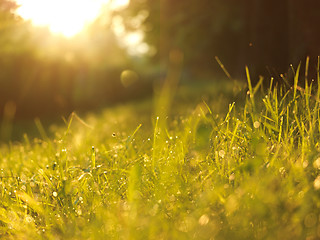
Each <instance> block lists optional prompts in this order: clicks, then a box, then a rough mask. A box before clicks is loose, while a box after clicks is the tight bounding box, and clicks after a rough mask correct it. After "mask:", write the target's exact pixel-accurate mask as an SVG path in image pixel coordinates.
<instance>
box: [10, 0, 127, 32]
mask: <svg viewBox="0 0 320 240" xmlns="http://www.w3.org/2000/svg"><path fill="white" fill-rule="evenodd" d="M16 2H17V3H18V5H19V6H20V7H19V8H18V10H17V13H18V14H19V15H20V16H21V17H22V18H23V19H26V20H31V22H32V24H33V25H35V26H48V27H49V29H50V31H51V32H53V33H56V34H62V35H64V36H66V37H72V36H75V35H76V34H78V33H80V32H81V31H82V30H83V29H84V27H85V26H86V25H87V24H89V23H90V22H92V21H94V20H95V19H96V18H97V17H98V15H99V14H100V12H101V10H102V8H103V7H104V6H108V8H109V9H110V10H114V9H121V8H123V7H126V6H127V5H128V4H129V0H17V1H16Z"/></svg>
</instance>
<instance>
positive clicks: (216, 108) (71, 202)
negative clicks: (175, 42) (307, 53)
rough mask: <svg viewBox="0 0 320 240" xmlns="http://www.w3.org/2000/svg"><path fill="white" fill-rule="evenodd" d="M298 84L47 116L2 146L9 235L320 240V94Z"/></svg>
mask: <svg viewBox="0 0 320 240" xmlns="http://www.w3.org/2000/svg"><path fill="white" fill-rule="evenodd" d="M318 72H319V71H318ZM298 76H299V69H297V70H296V76H295V78H294V84H293V86H292V87H290V86H286V85H280V84H279V85H277V84H275V83H274V82H273V81H272V80H269V79H266V80H265V83H266V82H268V83H269V82H270V83H269V87H268V88H265V87H263V86H265V85H263V84H261V82H259V83H258V84H257V85H255V86H252V84H251V80H250V76H249V73H248V77H247V78H248V84H247V85H248V88H247V90H248V92H247V90H245V91H244V90H238V88H239V89H240V88H241V87H240V86H238V87H236V86H235V85H233V83H227V84H225V85H224V84H220V85H219V84H217V83H215V82H213V83H210V84H206V85H205V86H204V87H202V88H200V87H199V89H197V88H196V87H195V86H191V87H183V86H181V87H179V88H178V90H177V93H176V96H175V97H174V93H173V92H172V90H171V89H170V88H167V89H166V88H164V89H163V90H162V91H158V92H157V94H156V95H155V97H154V99H153V101H151V100H150V99H146V100H141V101H138V102H135V103H127V104H122V105H118V106H113V107H109V108H106V109H104V110H101V111H99V112H95V113H91V114H87V115H85V116H80V117H79V116H78V115H77V114H71V115H70V117H69V118H67V119H65V123H63V121H61V124H59V123H57V124H56V125H54V126H52V127H51V128H48V129H46V128H43V127H42V124H41V121H39V120H37V121H36V126H37V128H38V130H39V134H40V135H39V136H40V137H38V138H34V139H31V138H30V137H28V135H24V138H23V139H22V140H21V141H20V142H14V143H8V144H4V145H2V147H1V153H0V159H1V160H0V197H1V201H0V238H3V239H309V240H311V239H319V238H320V220H319V219H320V174H319V171H320V146H319V142H318V139H319V136H320V121H319V118H320V102H319V99H320V88H318V87H313V86H310V85H308V83H306V84H305V85H304V86H303V88H302V87H301V86H299V85H298V78H299V77H298ZM220 82H221V81H220ZM319 83H320V78H319V77H318V83H317V86H319V87H320V84H319ZM314 85H315V84H314ZM196 86H198V85H196ZM232 92H236V95H234V94H233V93H232Z"/></svg>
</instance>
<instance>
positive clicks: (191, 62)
mask: <svg viewBox="0 0 320 240" xmlns="http://www.w3.org/2000/svg"><path fill="white" fill-rule="evenodd" d="M17 7H18V6H17V4H15V2H13V1H9V0H0V115H1V118H2V119H3V120H2V121H10V120H12V119H33V118H34V117H52V116H61V115H63V114H69V113H70V112H72V111H85V110H88V109H96V108H99V107H103V106H107V105H110V104H113V103H118V102H122V101H128V100H132V99H136V98H142V97H146V96H151V95H152V94H153V91H154V86H155V85H158V84H159V83H161V81H162V80H163V79H165V77H166V74H167V69H168V68H169V65H170V61H169V59H170V57H169V56H170V53H175V54H171V56H173V60H172V59H171V60H172V61H174V58H175V57H174V56H176V57H177V56H178V58H179V56H180V58H181V56H183V66H182V70H181V81H182V83H184V84H188V83H192V84H195V83H197V82H200V81H215V80H221V79H226V78H221V76H222V75H223V74H224V73H223V71H222V70H221V68H220V66H219V64H217V63H216V61H215V56H218V57H219V59H220V60H221V61H222V63H223V64H224V65H225V67H226V69H227V70H228V71H229V72H230V74H231V76H232V77H233V78H234V79H239V81H244V80H243V79H244V66H245V65H248V66H249V68H250V70H251V72H252V75H253V76H254V79H256V77H257V76H258V75H265V76H273V77H275V78H276V79H280V74H285V73H287V71H288V68H289V65H290V64H293V65H294V66H295V65H296V64H298V62H299V61H300V60H303V59H305V58H306V56H310V76H311V78H312V76H314V74H315V73H316V70H315V69H316V68H315V66H316V61H317V60H316V59H317V56H318V55H319V53H320V32H319V27H318V24H319V22H320V21H319V20H320V19H319V18H320V17H319V9H320V1H319V0H303V1H302V0H280V1H279V0H277V1H276V0H228V1H224V0H174V1H173V0H158V1H155V0H131V1H130V3H129V5H128V6H127V7H125V8H122V9H118V10H113V11H109V12H102V13H101V15H100V16H98V17H97V19H96V20H95V21H94V22H93V23H92V24H90V26H88V27H87V28H86V29H84V30H83V31H82V32H81V33H79V34H78V35H76V36H74V37H72V38H65V37H63V36H59V35H54V34H52V33H50V31H49V30H48V28H46V27H34V26H32V24H31V23H30V22H29V21H25V20H23V19H22V18H21V17H19V16H18V15H17V14H16V9H17ZM75 8H76V6H75ZM57 17H59V16H58V13H57ZM70 18H72V12H70ZM135 34H136V35H135ZM130 36H131V37H133V38H134V36H136V37H137V36H138V38H139V37H140V38H141V39H140V40H138V41H136V43H135V45H130V44H126V43H125V41H124V39H126V38H129V37H130ZM176 53H179V54H176Z"/></svg>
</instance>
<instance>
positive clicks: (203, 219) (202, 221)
mask: <svg viewBox="0 0 320 240" xmlns="http://www.w3.org/2000/svg"><path fill="white" fill-rule="evenodd" d="M209 221H210V219H209V217H208V215H206V214H204V215H202V216H201V217H200V218H199V224H200V225H201V226H205V225H207V224H208V223H209Z"/></svg>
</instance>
